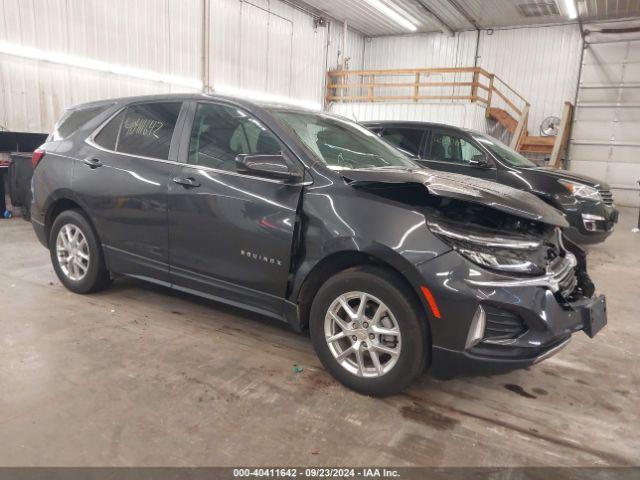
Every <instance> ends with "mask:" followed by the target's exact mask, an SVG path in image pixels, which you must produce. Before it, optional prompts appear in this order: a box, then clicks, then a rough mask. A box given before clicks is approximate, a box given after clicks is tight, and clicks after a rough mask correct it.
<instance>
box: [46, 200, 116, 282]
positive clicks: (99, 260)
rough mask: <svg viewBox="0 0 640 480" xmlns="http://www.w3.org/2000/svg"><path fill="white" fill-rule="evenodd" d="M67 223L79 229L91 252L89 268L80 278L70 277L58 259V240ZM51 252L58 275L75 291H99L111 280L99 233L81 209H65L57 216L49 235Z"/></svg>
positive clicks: (52, 261)
mask: <svg viewBox="0 0 640 480" xmlns="http://www.w3.org/2000/svg"><path fill="white" fill-rule="evenodd" d="M65 225H72V226H74V227H75V228H77V229H79V230H80V232H81V233H82V235H83V236H84V238H85V239H86V243H87V247H88V248H87V250H88V253H89V261H88V268H87V269H86V273H85V274H84V276H83V277H82V278H80V279H79V280H74V279H71V278H69V276H67V274H66V273H65V272H64V271H63V269H62V266H61V264H60V261H59V260H58V255H57V249H56V241H57V238H58V234H59V232H60V230H61V229H62V228H63V227H64V226H65ZM49 253H50V254H51V263H52V264H53V269H54V270H55V272H56V275H57V276H58V278H59V279H60V281H61V282H62V284H63V285H64V286H65V287H67V288H68V289H69V290H71V291H72V292H74V293H80V294H85V293H93V292H97V291H100V290H103V289H104V288H106V287H107V286H108V285H109V283H110V282H111V279H110V276H109V272H108V271H107V268H106V266H105V262H104V254H103V252H102V247H101V245H100V241H99V239H98V235H97V234H96V232H95V231H94V230H93V227H92V226H91V224H90V223H89V221H88V220H87V218H86V217H85V216H84V214H83V213H82V211H81V210H65V211H63V212H62V213H61V214H60V215H58V216H57V217H56V219H55V220H54V222H53V225H52V226H51V233H50V235H49Z"/></svg>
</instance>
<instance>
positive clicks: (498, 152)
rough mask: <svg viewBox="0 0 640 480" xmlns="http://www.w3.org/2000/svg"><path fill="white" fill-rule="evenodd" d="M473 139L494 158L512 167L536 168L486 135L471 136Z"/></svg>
mask: <svg viewBox="0 0 640 480" xmlns="http://www.w3.org/2000/svg"><path fill="white" fill-rule="evenodd" d="M473 138H475V139H476V140H477V141H478V142H480V143H481V144H482V145H484V146H485V147H487V148H488V149H489V150H491V153H493V154H494V155H495V156H497V157H498V158H500V159H501V160H504V161H505V162H507V163H508V164H510V165H513V166H514V167H537V165H536V164H535V163H533V162H532V161H531V160H529V159H528V158H526V157H523V156H522V155H520V154H519V153H518V152H516V151H514V150H511V148H509V147H507V146H506V145H505V144H504V143H502V142H501V141H499V140H496V139H495V138H491V137H488V136H486V135H479V134H477V133H475V134H473Z"/></svg>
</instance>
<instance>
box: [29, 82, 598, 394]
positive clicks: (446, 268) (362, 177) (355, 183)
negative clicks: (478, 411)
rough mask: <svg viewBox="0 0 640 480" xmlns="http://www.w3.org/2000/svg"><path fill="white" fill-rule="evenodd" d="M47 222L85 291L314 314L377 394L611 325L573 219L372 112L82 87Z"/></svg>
mask: <svg viewBox="0 0 640 480" xmlns="http://www.w3.org/2000/svg"><path fill="white" fill-rule="evenodd" d="M33 163H34V165H36V167H35V171H34V175H33V180H32V181H33V203H32V223H33V227H34V230H35V232H36V234H37V236H38V238H39V239H40V241H41V242H42V244H43V245H45V246H46V247H47V248H49V250H50V252H51V261H52V263H53V266H54V269H55V271H56V274H57V275H58V277H59V278H60V281H61V282H62V283H63V284H64V285H65V286H66V287H67V288H68V289H70V290H71V291H74V292H77V293H89V292H94V291H97V290H99V289H102V288H105V287H107V286H108V285H109V283H110V281H111V280H112V279H113V278H114V277H117V276H118V275H128V276H132V277H136V278H140V279H143V280H147V281H151V282H154V283H157V284H160V285H164V286H167V287H171V288H175V289H178V290H181V291H185V292H189V293H193V294H196V295H200V296H204V297H207V298H210V299H213V300H217V301H222V302H225V303H228V304H231V305H235V306H238V307H241V308H244V309H248V310H251V311H253V312H256V313H260V314H263V315H268V316H270V317H274V318H277V319H280V320H283V321H286V322H289V323H290V324H291V325H292V326H293V328H294V329H296V330H298V331H300V330H302V329H306V328H308V329H309V330H310V334H311V340H312V343H313V346H314V348H315V350H316V352H317V354H318V356H319V358H320V360H321V361H322V363H323V365H324V366H325V367H326V368H327V369H328V370H329V371H330V372H331V373H332V374H333V375H334V376H335V377H336V378H338V379H339V380H340V381H341V382H343V383H344V384H346V385H348V386H350V387H351V388H354V389H356V390H358V391H360V392H364V393H367V394H372V395H388V394H392V393H396V392H398V391H400V390H402V389H403V388H405V387H406V386H408V385H409V384H410V383H411V382H412V381H413V380H414V379H415V378H416V377H417V376H418V375H420V373H421V372H422V371H423V370H424V369H425V368H426V367H427V366H430V368H431V371H432V373H433V374H434V375H435V376H436V377H439V378H449V377H452V376H454V375H461V374H479V373H483V374H486V373H496V372H504V371H508V370H511V369H514V368H520V367H526V366H528V365H531V364H533V363H535V362H538V361H540V360H542V359H544V358H546V357H548V356H549V355H552V354H554V353H555V352H557V351H558V350H559V349H560V348H562V347H564V346H565V345H566V344H567V342H569V340H570V338H571V335H572V334H573V333H574V332H577V331H580V330H583V331H585V332H586V333H587V334H588V335H590V336H593V335H595V334H596V332H597V331H598V330H599V329H600V328H602V327H603V326H604V325H605V323H606V310H605V300H604V297H603V296H596V295H594V286H593V284H592V283H591V281H590V280H589V277H588V275H587V272H586V260H585V255H584V252H582V250H581V249H580V248H579V247H577V246H576V245H575V244H573V243H571V242H565V241H564V240H563V238H562V234H561V231H560V228H561V227H566V226H567V223H566V221H565V219H564V217H563V216H562V215H561V214H560V213H559V212H558V211H557V210H555V209H554V208H552V207H550V206H549V205H547V204H546V203H544V202H543V201H542V200H540V199H538V198H536V197H535V196H533V195H531V194H529V193H526V192H522V191H520V190H516V189H512V188H509V187H504V186H502V185H498V184H495V183H490V182H486V181H483V180H478V179H473V178H469V177H465V176H461V175H454V174H448V173H441V172H435V171H428V170H426V169H424V168H421V167H420V166H418V165H417V164H415V163H414V162H413V161H412V160H410V159H409V158H408V157H406V156H405V155H404V154H402V153H401V152H399V151H398V150H397V149H395V148H393V147H392V146H390V145H389V144H388V143H386V142H384V141H382V140H380V139H379V138H378V137H377V136H376V135H375V134H373V133H371V132H370V131H368V130H367V129H365V128H364V127H361V126H359V125H358V124H356V123H354V122H351V121H348V120H345V119H341V118H338V117H334V116H332V115H328V114H325V113H321V112H313V111H307V110H301V109H295V108H292V107H286V106H277V105H257V104H254V103H250V102H247V101H243V100H239V99H233V98H228V97H221V96H213V95H166V96H155V97H137V98H127V99H117V100H110V101H105V102H98V103H94V104H88V105H81V106H78V107H75V108H73V109H71V110H69V111H68V112H67V114H65V116H64V117H63V119H62V120H61V121H60V122H59V124H58V125H57V126H56V130H55V132H54V133H53V134H52V135H51V136H50V138H49V140H48V141H47V142H46V143H45V144H44V145H42V147H41V148H40V149H39V150H38V151H36V152H35V153H34V157H33Z"/></svg>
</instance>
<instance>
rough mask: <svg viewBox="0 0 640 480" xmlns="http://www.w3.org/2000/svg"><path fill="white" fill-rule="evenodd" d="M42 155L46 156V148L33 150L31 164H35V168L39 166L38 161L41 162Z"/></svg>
mask: <svg viewBox="0 0 640 480" xmlns="http://www.w3.org/2000/svg"><path fill="white" fill-rule="evenodd" d="M42 157H44V150H41V149H39V148H37V149H36V150H34V151H33V155H32V156H31V165H33V168H36V167H37V166H38V163H40V160H42Z"/></svg>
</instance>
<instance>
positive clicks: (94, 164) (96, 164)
mask: <svg viewBox="0 0 640 480" xmlns="http://www.w3.org/2000/svg"><path fill="white" fill-rule="evenodd" d="M82 161H83V162H84V164H85V165H89V167H91V168H98V167H103V166H104V163H102V162H101V161H100V160H98V159H97V158H85V159H84V160H82Z"/></svg>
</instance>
